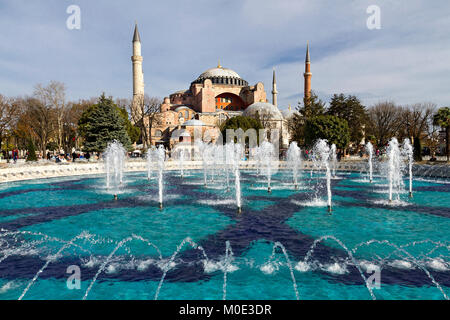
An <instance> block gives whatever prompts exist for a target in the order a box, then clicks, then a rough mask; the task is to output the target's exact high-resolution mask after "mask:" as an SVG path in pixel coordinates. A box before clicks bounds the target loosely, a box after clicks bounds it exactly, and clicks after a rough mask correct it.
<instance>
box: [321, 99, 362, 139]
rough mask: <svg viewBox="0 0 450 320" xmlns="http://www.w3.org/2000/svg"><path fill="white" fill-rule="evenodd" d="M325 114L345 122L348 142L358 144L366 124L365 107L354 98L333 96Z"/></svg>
mask: <svg viewBox="0 0 450 320" xmlns="http://www.w3.org/2000/svg"><path fill="white" fill-rule="evenodd" d="M326 114H328V115H332V116H337V117H339V118H341V119H344V120H347V122H348V123H349V124H351V126H350V141H351V142H354V143H356V144H359V143H360V142H361V140H362V138H363V137H364V135H363V129H364V127H365V125H366V123H367V118H368V115H367V111H366V107H365V106H363V105H362V103H361V101H359V99H358V98H357V97H356V96H352V95H349V96H345V95H344V94H342V93H341V94H335V95H334V96H333V98H331V101H330V107H329V108H328V110H327V112H326Z"/></svg>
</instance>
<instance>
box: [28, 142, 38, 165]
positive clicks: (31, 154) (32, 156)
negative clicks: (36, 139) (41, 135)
mask: <svg viewBox="0 0 450 320" xmlns="http://www.w3.org/2000/svg"><path fill="white" fill-rule="evenodd" d="M27 151H28V155H27V160H26V161H27V162H31V161H37V157H36V148H35V146H34V143H33V141H32V140H30V141H28V147H27Z"/></svg>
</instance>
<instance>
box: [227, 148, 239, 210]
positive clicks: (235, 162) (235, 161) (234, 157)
mask: <svg viewBox="0 0 450 320" xmlns="http://www.w3.org/2000/svg"><path fill="white" fill-rule="evenodd" d="M228 150H230V151H231V152H230V153H228V152H227V156H228V155H231V159H230V160H231V164H232V166H231V167H232V168H233V171H234V185H235V191H236V206H237V211H238V213H242V203H241V202H242V201H241V177H240V172H239V162H240V160H241V157H242V146H241V145H240V144H234V143H230V144H227V151H228Z"/></svg>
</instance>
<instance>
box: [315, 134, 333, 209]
mask: <svg viewBox="0 0 450 320" xmlns="http://www.w3.org/2000/svg"><path fill="white" fill-rule="evenodd" d="M330 152H331V151H330V147H329V146H328V143H327V140H324V139H319V140H318V141H317V142H316V144H315V145H314V148H313V153H314V156H315V160H314V161H317V162H318V164H320V165H321V166H322V167H325V169H326V178H327V206H328V212H331V171H330V163H329V160H330Z"/></svg>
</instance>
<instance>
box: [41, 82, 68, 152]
mask: <svg viewBox="0 0 450 320" xmlns="http://www.w3.org/2000/svg"><path fill="white" fill-rule="evenodd" d="M34 97H35V98H37V99H39V100H40V101H41V103H42V104H43V105H45V106H46V108H51V109H53V112H54V116H55V117H54V118H55V133H56V142H57V144H58V148H59V149H61V148H63V146H64V141H63V139H64V138H63V135H64V118H65V117H66V112H67V111H68V108H67V105H66V86H65V85H64V83H61V82H58V81H51V82H50V83H49V84H48V85H47V86H46V87H43V86H42V85H41V84H38V85H36V86H35V89H34ZM66 151H67V150H66Z"/></svg>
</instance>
